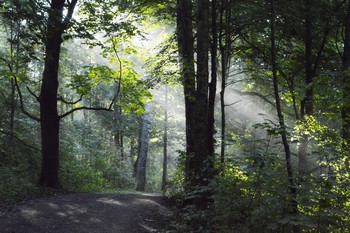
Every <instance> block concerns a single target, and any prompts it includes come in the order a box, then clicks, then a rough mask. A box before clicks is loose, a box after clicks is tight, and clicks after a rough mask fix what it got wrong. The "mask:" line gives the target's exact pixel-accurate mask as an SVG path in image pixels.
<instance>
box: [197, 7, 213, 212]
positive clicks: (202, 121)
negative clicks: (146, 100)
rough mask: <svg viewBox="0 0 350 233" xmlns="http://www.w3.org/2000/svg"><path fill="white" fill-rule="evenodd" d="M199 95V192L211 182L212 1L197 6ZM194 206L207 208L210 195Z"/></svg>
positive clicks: (204, 194) (203, 195) (200, 194)
mask: <svg viewBox="0 0 350 233" xmlns="http://www.w3.org/2000/svg"><path fill="white" fill-rule="evenodd" d="M197 7H198V8H197V83H196V84H197V92H196V96H197V97H196V105H195V122H196V125H195V160H196V163H195V174H194V175H195V184H196V186H197V188H199V190H201V189H202V188H203V187H206V186H207V185H208V182H209V170H208V169H209V161H208V160H209V151H208V148H209V147H211V145H210V146H208V144H209V137H210V135H209V132H208V81H209V67H208V58H209V56H208V51H209V0H201V1H198V6H197ZM199 192H200V193H199V197H198V198H196V199H195V205H196V206H197V207H198V208H200V209H207V208H208V201H209V199H208V198H209V197H208V195H209V193H208V192H207V191H206V192H203V191H199Z"/></svg>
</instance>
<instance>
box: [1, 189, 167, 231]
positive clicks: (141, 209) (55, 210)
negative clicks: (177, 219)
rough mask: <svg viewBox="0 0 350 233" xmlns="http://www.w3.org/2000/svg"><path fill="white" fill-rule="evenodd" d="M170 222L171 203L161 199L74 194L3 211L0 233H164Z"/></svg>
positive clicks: (149, 195) (153, 197) (146, 196)
mask: <svg viewBox="0 0 350 233" xmlns="http://www.w3.org/2000/svg"><path fill="white" fill-rule="evenodd" d="M170 220H171V206H170V201H169V200H168V199H167V198H166V197H163V196H159V195H151V194H105V193H104V194H100V193H74V194H64V195H57V196H51V197H46V198H38V199H32V200H28V201H25V202H23V203H21V204H16V205H12V206H11V207H8V208H6V209H2V210H1V211H0V232H1V233H147V232H164V229H165V228H166V225H167V224H168V223H169V222H170Z"/></svg>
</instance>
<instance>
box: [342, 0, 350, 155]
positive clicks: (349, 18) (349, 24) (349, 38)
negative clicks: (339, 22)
mask: <svg viewBox="0 0 350 233" xmlns="http://www.w3.org/2000/svg"><path fill="white" fill-rule="evenodd" d="M342 121H343V132H342V134H343V139H344V148H345V151H347V153H349V148H350V2H348V10H347V14H346V19H345V38H344V52H343V108H342ZM348 155H349V154H348Z"/></svg>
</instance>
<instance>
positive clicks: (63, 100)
mask: <svg viewBox="0 0 350 233" xmlns="http://www.w3.org/2000/svg"><path fill="white" fill-rule="evenodd" d="M83 96H84V95H80V98H79V99H78V100H76V101H73V102H70V101H67V100H65V99H63V97H62V96H59V97H58V98H57V100H59V101H61V102H63V103H65V104H71V105H74V104H77V103H79V102H80V101H82V100H83Z"/></svg>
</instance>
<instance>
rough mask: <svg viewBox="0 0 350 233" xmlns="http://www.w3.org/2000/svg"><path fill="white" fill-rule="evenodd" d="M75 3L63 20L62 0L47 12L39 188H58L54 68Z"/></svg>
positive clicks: (56, 81)
mask: <svg viewBox="0 0 350 233" xmlns="http://www.w3.org/2000/svg"><path fill="white" fill-rule="evenodd" d="M76 2H77V1H76V0H73V1H71V2H70V4H69V7H68V13H67V17H66V18H65V19H64V18H63V10H64V6H65V1H64V0H52V1H51V7H50V9H49V10H48V21H47V31H46V50H45V67H44V73H43V81H42V85H41V93H40V126H41V141H42V169H41V176H40V180H39V185H41V186H44V187H51V188H58V187H59V181H58V169H59V122H60V118H59V116H58V112H57V90H58V68H59V59H60V51H61V43H62V34H63V33H64V31H65V29H66V26H67V23H68V22H69V20H70V17H71V16H72V14H73V11H74V8H75V5H76Z"/></svg>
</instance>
